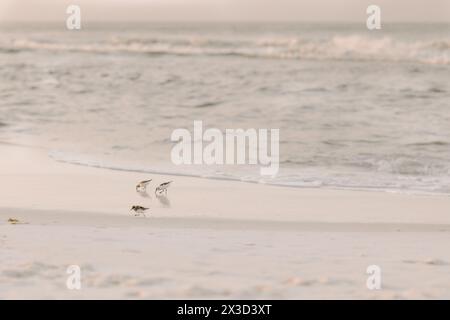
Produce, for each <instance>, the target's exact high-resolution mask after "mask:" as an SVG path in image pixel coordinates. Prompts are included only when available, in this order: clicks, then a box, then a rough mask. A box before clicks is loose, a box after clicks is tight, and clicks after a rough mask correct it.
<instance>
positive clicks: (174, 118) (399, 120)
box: [0, 23, 450, 194]
mask: <svg viewBox="0 0 450 320" xmlns="http://www.w3.org/2000/svg"><path fill="white" fill-rule="evenodd" d="M0 27H1V28H0V141H8V142H11V143H20V144H26V145H32V146H39V147H43V148H46V149H47V150H49V155H50V156H51V157H52V158H54V159H55V160H58V161H67V162H72V163H77V164H82V165H89V166H97V167H105V168H114V169H121V170H135V171H142V172H143V177H144V176H147V174H144V173H145V172H147V173H148V175H151V173H153V172H161V173H173V174H182V175H193V176H202V177H208V178H219V179H234V180H240V181H248V182H257V183H267V184H277V185H287V186H294V187H321V188H349V189H370V190H383V191H390V192H419V193H422V192H425V193H439V194H450V103H449V101H450V99H449V98H450V84H449V83H450V81H449V80H450V24H392V25H389V24H384V25H383V29H382V30H379V31H368V30H367V29H366V27H365V25H364V24H302V23H298V24H293V23H292V24H231V23H230V24H124V23H122V24H111V23H109V24H104V25H101V24H91V25H83V29H82V30H81V31H68V30H66V29H65V26H64V25H13V24H10V25H1V26H0ZM194 120H202V121H203V124H204V127H205V128H209V127H213V128H218V129H221V130H225V129H226V128H234V129H236V128H243V129H247V128H255V129H258V128H267V129H271V128H275V129H280V171H279V174H278V175H277V176H276V177H264V176H261V175H260V174H259V166H248V165H247V166H199V165H192V166H175V165H173V164H172V163H171V160H170V150H171V148H172V146H173V143H172V142H171V141H170V135H171V133H172V131H173V130H174V129H176V128H188V129H190V130H192V129H193V128H192V127H193V121H194Z"/></svg>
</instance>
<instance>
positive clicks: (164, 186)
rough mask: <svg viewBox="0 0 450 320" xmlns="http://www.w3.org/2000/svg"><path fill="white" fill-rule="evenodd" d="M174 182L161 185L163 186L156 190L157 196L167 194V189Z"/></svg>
mask: <svg viewBox="0 0 450 320" xmlns="http://www.w3.org/2000/svg"><path fill="white" fill-rule="evenodd" d="M172 182H173V181H169V182H164V183H161V184H160V185H159V186H158V187H157V188H156V189H155V193H156V194H163V193H165V194H167V188H168V187H169V186H170V184H171V183H172Z"/></svg>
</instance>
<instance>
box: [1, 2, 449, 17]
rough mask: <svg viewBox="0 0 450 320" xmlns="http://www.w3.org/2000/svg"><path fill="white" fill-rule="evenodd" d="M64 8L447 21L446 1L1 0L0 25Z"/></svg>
mask: <svg viewBox="0 0 450 320" xmlns="http://www.w3.org/2000/svg"><path fill="white" fill-rule="evenodd" d="M70 4H76V5H79V6H80V7H81V13H82V18H83V19H85V20H86V21H155V22H157V21H249V22H252V21H325V22H327V21H329V22H333V21H351V22H360V21H361V20H362V21H364V20H365V19H366V17H367V15H366V12H365V11H366V8H367V6H368V5H370V4H376V5H378V6H380V7H381V15H382V20H383V21H391V22H395V21H398V22H402V21H407V22H424V21H425V22H450V0H1V1H0V21H60V20H61V19H65V18H66V13H65V9H66V7H67V6H68V5H70Z"/></svg>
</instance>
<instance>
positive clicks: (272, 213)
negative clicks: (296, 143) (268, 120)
mask: <svg viewBox="0 0 450 320" xmlns="http://www.w3.org/2000/svg"><path fill="white" fill-rule="evenodd" d="M0 150H1V151H2V155H4V156H3V157H2V158H1V159H0V176H1V178H2V181H3V183H2V184H1V185H0V192H1V194H2V199H1V200H0V249H1V250H0V259H1V260H2V261H4V263H3V264H2V266H0V299H13V298H22V299H34V298H45V299H95V298H97V299H105V298H113V299H117V298H119V299H121V298H125V299H167V298H172V299H178V298H180V299H201V298H205V299H215V298H218V299H220V298H222V299H241V298H242V299H313V298H323V299H363V298H368V299H414V298H418V299H430V298H448V297H449V292H450V286H449V284H450V272H449V269H450V252H449V251H448V246H447V243H448V242H449V241H450V215H449V214H448V212H450V198H449V197H441V196H422V195H421V196H417V195H405V194H390V193H384V192H359V191H345V190H326V189H300V188H289V187H279V186H268V185H260V184H246V183H238V182H236V181H219V180H210V179H198V178H192V177H178V176H177V177H172V178H171V177H168V176H165V175H143V174H141V173H136V172H121V171H114V170H107V169H104V170H100V169H98V168H89V167H84V166H75V165H70V164H67V163H60V162H56V161H53V160H52V159H50V158H49V157H48V156H47V154H46V152H44V151H43V150H42V149H32V148H27V147H19V146H12V145H3V144H2V145H0ZM148 177H149V178H153V179H154V182H155V184H153V185H152V187H154V186H155V185H156V184H157V183H160V182H164V181H165V180H175V182H174V184H173V185H172V186H171V188H170V189H169V190H168V196H167V197H166V198H157V197H155V195H154V194H152V190H150V191H151V192H149V195H148V198H145V197H141V196H139V195H138V194H137V193H136V191H135V188H134V187H135V184H136V183H137V182H138V181H140V180H142V179H143V178H148ZM137 204H139V205H146V206H148V207H150V213H149V214H148V215H147V217H146V218H144V217H134V216H132V215H130V211H129V210H130V207H131V206H132V205H137ZM9 218H14V219H18V220H19V223H18V224H11V223H9V222H8V219H9ZM373 264H375V265H379V266H380V268H381V269H382V272H383V281H382V283H383V289H382V290H376V291H371V290H368V289H367V288H366V279H367V274H366V268H367V267H368V266H369V265H373ZM70 265H78V266H80V268H81V270H82V283H83V285H82V290H79V291H78V290H69V289H68V288H67V287H66V279H67V273H66V269H67V267H68V266H70ZM255 268H256V269H255ZM256 270H257V271H256Z"/></svg>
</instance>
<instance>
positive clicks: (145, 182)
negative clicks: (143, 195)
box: [136, 179, 152, 192]
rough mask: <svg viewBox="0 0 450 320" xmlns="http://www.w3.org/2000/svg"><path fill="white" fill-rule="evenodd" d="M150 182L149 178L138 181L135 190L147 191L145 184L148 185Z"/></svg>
mask: <svg viewBox="0 0 450 320" xmlns="http://www.w3.org/2000/svg"><path fill="white" fill-rule="evenodd" d="M150 182H152V179H150V180H144V181H141V182H139V183H138V184H137V186H136V191H137V192H145V191H147V185H148V184H149V183H150Z"/></svg>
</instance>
